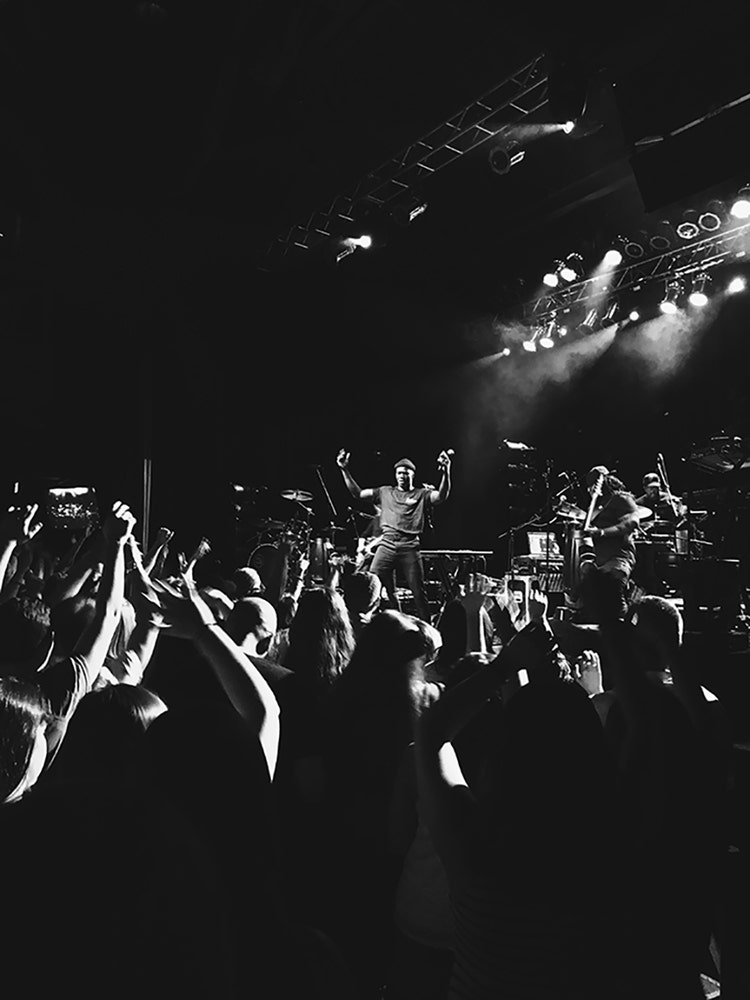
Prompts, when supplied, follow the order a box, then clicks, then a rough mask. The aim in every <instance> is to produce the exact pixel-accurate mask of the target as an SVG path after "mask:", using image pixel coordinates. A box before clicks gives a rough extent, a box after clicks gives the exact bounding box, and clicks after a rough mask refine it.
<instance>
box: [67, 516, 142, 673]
mask: <svg viewBox="0 0 750 1000" xmlns="http://www.w3.org/2000/svg"><path fill="white" fill-rule="evenodd" d="M134 525H135V517H134V516H133V515H132V514H131V512H130V508H129V507H127V505H126V504H124V503H120V502H119V501H118V502H116V503H115V504H114V505H113V507H112V513H111V514H110V515H109V517H108V518H107V519H106V521H105V522H104V526H103V528H102V539H103V562H104V569H103V572H102V577H101V580H100V581H99V589H98V590H97V593H96V605H95V608H94V617H93V618H92V620H91V622H90V623H89V625H88V626H87V627H86V629H85V631H84V633H83V635H82V636H81V638H80V639H79V640H78V642H77V643H76V646H75V649H74V650H73V654H74V655H75V656H80V657H82V658H83V659H84V661H85V663H86V671H87V675H88V681H87V682H88V687H89V689H90V688H91V687H92V686H93V684H94V681H95V680H96V678H97V677H98V676H99V673H100V671H101V669H102V667H103V666H104V660H105V657H106V656H107V652H108V651H109V647H110V645H111V643H112V639H113V637H114V634H115V629H116V628H117V623H118V622H119V620H120V615H121V613H122V602H123V598H124V597H125V545H126V543H127V540H128V537H129V536H130V533H131V532H132V530H133V526H134Z"/></svg>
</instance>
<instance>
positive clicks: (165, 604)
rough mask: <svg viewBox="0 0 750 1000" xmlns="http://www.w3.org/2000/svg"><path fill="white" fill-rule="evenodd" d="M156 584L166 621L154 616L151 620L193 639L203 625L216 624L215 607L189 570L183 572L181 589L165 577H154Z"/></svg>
mask: <svg viewBox="0 0 750 1000" xmlns="http://www.w3.org/2000/svg"><path fill="white" fill-rule="evenodd" d="M153 587H154V590H155V591H156V594H157V598H158V601H159V605H160V609H161V614H162V616H163V621H158V620H152V623H153V624H154V625H158V626H159V627H160V628H164V629H167V630H168V631H169V634H170V635H173V636H176V637H178V638H181V639H192V638H193V637H194V636H195V635H196V634H198V633H199V632H200V631H201V630H202V629H204V628H206V627H207V626H209V625H215V624H216V618H215V617H214V613H213V611H211V609H210V608H209V606H208V605H207V604H206V602H205V601H204V600H203V598H202V597H201V596H200V594H199V593H198V591H197V590H196V588H195V584H194V583H193V582H192V580H191V579H190V577H189V576H187V575H186V574H183V576H182V593H181V592H180V591H179V590H178V589H177V587H174V586H172V585H171V584H169V583H166V582H165V581H163V580H154V581H153Z"/></svg>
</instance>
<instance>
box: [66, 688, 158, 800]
mask: <svg viewBox="0 0 750 1000" xmlns="http://www.w3.org/2000/svg"><path fill="white" fill-rule="evenodd" d="M166 711H167V706H166V704H165V703H164V702H163V701H162V699H161V698H160V697H159V696H158V695H157V694H154V692H153V691H149V690H148V688H144V687H141V686H140V685H134V684H108V685H107V686H106V687H104V688H102V689H101V690H99V691H91V692H90V693H89V694H87V695H86V696H85V697H84V698H83V699H82V700H81V703H80V704H79V706H78V708H77V709H76V710H75V712H74V714H73V716H72V718H71V720H70V722H69V723H68V729H67V732H66V734H65V740H64V742H63V744H62V746H61V748H60V752H59V753H58V756H57V757H56V758H55V761H54V763H53V764H52V766H51V768H50V776H51V780H52V782H53V783H54V784H66V783H69V782H82V781H87V782H91V781H93V782H109V781H111V780H117V779H120V778H122V777H123V776H124V774H125V769H126V768H127V767H128V766H129V765H130V764H132V763H133V762H134V754H135V752H136V751H137V749H138V747H139V745H140V741H141V740H142V737H143V734H144V733H145V732H146V730H147V729H148V727H149V726H150V725H151V723H152V722H153V721H154V719H157V718H158V717H159V716H160V715H162V714H163V713H164V712H166Z"/></svg>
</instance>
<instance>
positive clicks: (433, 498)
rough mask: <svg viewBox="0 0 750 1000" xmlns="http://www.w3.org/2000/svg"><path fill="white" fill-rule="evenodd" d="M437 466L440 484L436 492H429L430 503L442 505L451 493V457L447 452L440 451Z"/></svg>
mask: <svg viewBox="0 0 750 1000" xmlns="http://www.w3.org/2000/svg"><path fill="white" fill-rule="evenodd" d="M438 466H439V467H440V470H441V476H440V483H439V484H438V488H437V489H436V490H431V491H430V503H432V504H437V503H443V501H444V500H447V499H448V497H449V495H450V491H451V456H450V454H449V453H448V452H447V451H441V452H440V454H439V455H438Z"/></svg>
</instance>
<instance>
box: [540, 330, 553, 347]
mask: <svg viewBox="0 0 750 1000" xmlns="http://www.w3.org/2000/svg"><path fill="white" fill-rule="evenodd" d="M539 346H540V347H545V348H547V350H549V349H550V347H554V346H555V342H554V340H553V339H552V337H548V336H547V334H546V333H545V335H544V336H543V337H540V338H539Z"/></svg>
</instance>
